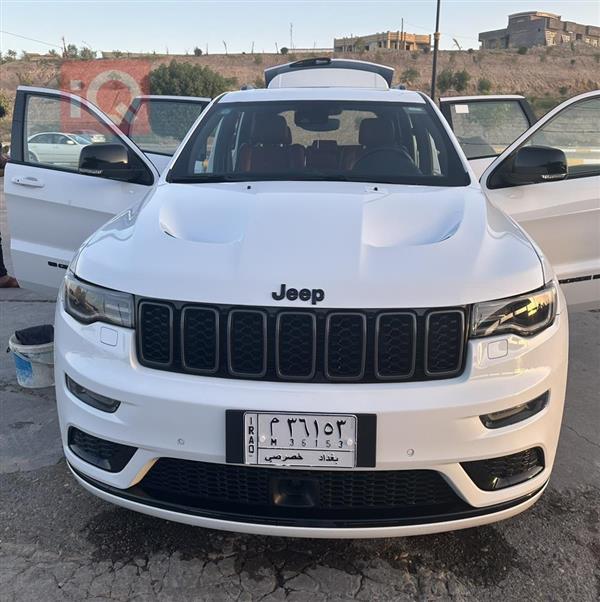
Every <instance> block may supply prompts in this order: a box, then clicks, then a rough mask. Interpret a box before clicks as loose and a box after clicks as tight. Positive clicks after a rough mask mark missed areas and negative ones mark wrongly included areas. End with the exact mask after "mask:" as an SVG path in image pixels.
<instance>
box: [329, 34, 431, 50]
mask: <svg viewBox="0 0 600 602" xmlns="http://www.w3.org/2000/svg"><path fill="white" fill-rule="evenodd" d="M430 47H431V36H430V35H428V34H427V35H421V34H416V33H407V32H406V31H384V32H382V33H373V34H370V35H367V36H356V37H350V38H336V39H334V40H333V50H334V51H335V52H363V51H369V50H377V49H378V48H386V49H391V50H422V49H425V48H426V49H427V50H429V48H430Z"/></svg>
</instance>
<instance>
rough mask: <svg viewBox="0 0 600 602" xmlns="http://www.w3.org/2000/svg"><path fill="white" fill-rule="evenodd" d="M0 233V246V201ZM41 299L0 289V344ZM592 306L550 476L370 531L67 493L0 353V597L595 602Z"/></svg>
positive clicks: (597, 367)
mask: <svg viewBox="0 0 600 602" xmlns="http://www.w3.org/2000/svg"><path fill="white" fill-rule="evenodd" d="M0 231H1V232H2V233H3V234H4V237H5V239H4V241H3V242H4V244H5V245H7V243H8V232H7V226H6V221H5V212H4V207H3V205H2V202H1V199H0ZM53 310H54V303H53V302H52V300H51V299H43V298H41V297H37V296H36V295H34V294H32V293H29V292H26V291H0V343H1V344H2V345H4V344H6V341H7V339H8V336H9V335H10V334H11V333H12V332H13V331H14V330H15V329H16V328H19V327H23V326H26V325H31V324H36V323H44V322H48V321H51V319H52V314H53ZM599 334H600V313H592V312H587V313H582V314H574V315H573V316H572V317H571V358H570V379H569V388H568V393H567V398H568V401H567V407H566V414H565V422H564V425H563V432H562V436H561V443H560V449H559V454H558V459H557V463H556V466H555V470H554V474H553V477H552V481H551V483H550V486H549V488H548V489H547V491H546V493H545V494H544V495H543V497H542V498H541V500H540V501H539V502H538V503H537V504H536V505H535V506H534V507H533V508H532V509H531V510H529V511H527V512H525V513H524V514H521V515H520V516H518V517H515V518H513V519H510V520H507V521H505V522H502V523H497V524H495V525H492V526H487V527H482V528H479V529H469V530H464V531H459V532H455V533H449V534H442V535H435V536H427V537H413V538H406V539H394V540H392V539H390V540H374V541H364V540H356V541H328V540H298V539H283V538H265V537H257V536H245V535H244V536H242V535H236V534H228V533H223V532H217V531H209V530H205V529H200V528H193V527H188V526H185V525H179V524H175V523H170V522H167V521H163V520H160V519H154V518H150V517H146V516H143V515H139V514H135V513H132V512H130V511H127V510H123V509H120V508H117V507H115V506H112V505H110V504H108V503H105V502H103V501H101V500H99V499H97V498H95V497H93V496H92V495H90V494H88V493H87V492H85V491H84V490H83V489H81V488H80V487H79V486H78V485H77V484H76V483H75V481H74V480H73V478H72V477H71V476H70V475H69V473H68V470H67V468H66V466H65V463H64V460H63V459H62V455H61V450H60V442H59V434H58V426H57V419H56V412H55V404H54V401H55V400H54V393H53V391H52V390H51V389H44V390H39V391H26V390H23V389H20V388H19V387H18V386H17V384H16V381H15V377H14V368H13V366H12V365H11V360H10V357H9V356H8V355H7V354H0V391H1V393H2V394H1V396H0V591H1V592H2V600H3V601H6V602H8V601H12V600H19V601H23V600H25V601H30V600H31V601H33V600H35V601H38V600H43V601H44V602H46V601H48V602H50V601H53V600H74V601H82V600H96V601H100V600H142V601H152V600H161V601H187V600H210V601H211V602H212V601H217V600H261V599H262V600H284V599H285V600H311V601H313V602H318V601H321V600H350V599H357V600H391V599H393V600H413V599H418V600H433V599H439V600H449V599H453V600H473V599H476V600H497V599H499V598H504V599H506V600H524V599H528V600H577V601H581V602H583V601H586V600H598V599H600V536H599V530H600V434H599V433H600V429H599V428H598V427H599V425H600V399H599V397H600V394H599V390H600V343H599V340H600V337H599Z"/></svg>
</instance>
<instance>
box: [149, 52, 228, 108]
mask: <svg viewBox="0 0 600 602" xmlns="http://www.w3.org/2000/svg"><path fill="white" fill-rule="evenodd" d="M235 84H236V80H235V78H231V79H228V78H225V77H223V76H222V75H220V74H219V73H216V72H215V71H213V70H212V69H209V68H208V67H203V66H201V65H194V64H192V63H178V62H177V61H176V60H175V59H173V60H172V61H171V62H170V63H169V64H168V65H160V66H159V67H157V68H156V69H154V71H151V72H150V92H151V94H172V95H175V96H208V97H210V98H214V97H215V96H218V95H219V94H221V93H222V92H225V91H226V90H230V89H231V88H232V87H234V86H235Z"/></svg>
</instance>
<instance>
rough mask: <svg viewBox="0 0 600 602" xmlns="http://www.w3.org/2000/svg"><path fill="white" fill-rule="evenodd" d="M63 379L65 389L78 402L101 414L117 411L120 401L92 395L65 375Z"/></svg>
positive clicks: (97, 394)
mask: <svg viewBox="0 0 600 602" xmlns="http://www.w3.org/2000/svg"><path fill="white" fill-rule="evenodd" d="M65 379H66V383H67V389H69V391H70V392H71V393H72V394H73V395H75V397H77V399H79V401H83V403H85V404H87V405H89V406H92V407H93V408H96V409H97V410H102V411H103V412H109V413H111V414H112V413H113V412H116V411H117V408H118V407H119V406H120V405H121V402H120V401H117V400H116V399H111V398H110V397H104V395H100V394H99V393H94V392H93V391H90V390H89V389H86V388H85V387H82V386H81V385H80V384H79V383H76V382H75V381H74V380H73V379H72V378H70V377H69V376H68V375H66V374H65Z"/></svg>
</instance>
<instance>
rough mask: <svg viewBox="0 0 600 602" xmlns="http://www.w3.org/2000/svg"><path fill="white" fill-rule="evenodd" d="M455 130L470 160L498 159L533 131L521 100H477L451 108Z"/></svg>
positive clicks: (452, 105) (454, 104) (453, 105)
mask: <svg viewBox="0 0 600 602" xmlns="http://www.w3.org/2000/svg"><path fill="white" fill-rule="evenodd" d="M450 115H451V120H452V129H453V130H454V133H455V134H456V137H457V138H458V142H459V143H460V145H461V147H462V149H463V151H464V153H465V155H466V156H467V159H482V158H484V157H494V156H496V155H499V154H500V153H501V152H502V151H504V149H506V148H507V147H508V146H509V145H510V144H511V142H513V141H514V140H516V139H517V138H518V137H519V136H520V135H521V134H522V133H523V132H524V131H525V130H527V129H528V128H529V120H528V118H527V116H526V114H525V112H524V110H523V108H522V106H521V103H520V102H519V101H518V100H513V101H506V100H498V101H494V100H477V101H472V102H468V101H466V102H457V103H453V104H451V106H450Z"/></svg>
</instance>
